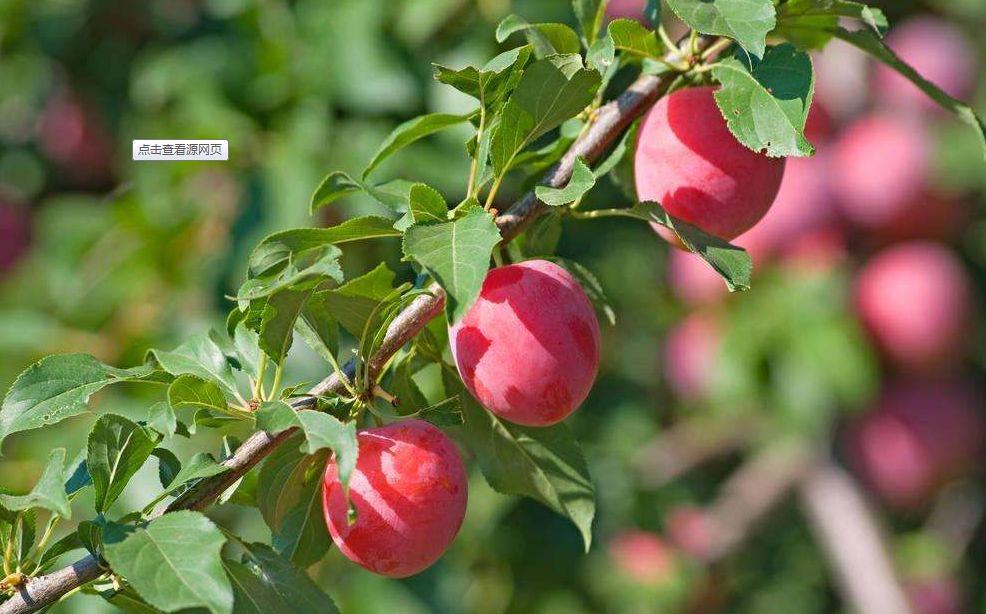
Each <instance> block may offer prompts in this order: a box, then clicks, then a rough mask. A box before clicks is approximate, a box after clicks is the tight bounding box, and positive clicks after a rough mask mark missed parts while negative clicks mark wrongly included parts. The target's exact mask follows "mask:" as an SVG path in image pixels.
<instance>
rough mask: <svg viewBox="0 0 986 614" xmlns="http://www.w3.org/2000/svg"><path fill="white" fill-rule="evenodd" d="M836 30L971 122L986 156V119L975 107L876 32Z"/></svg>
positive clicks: (845, 39)
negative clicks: (947, 90)
mask: <svg viewBox="0 0 986 614" xmlns="http://www.w3.org/2000/svg"><path fill="white" fill-rule="evenodd" d="M832 34H833V35H834V36H836V37H838V38H840V39H842V40H844V41H846V42H847V43H850V44H851V45H854V46H856V47H858V48H859V49H862V50H863V51H865V52H866V53H868V54H870V55H872V56H873V57H874V58H876V59H877V60H879V61H880V62H883V63H884V64H886V65H887V66H889V67H890V68H893V69H894V70H896V71H897V72H899V73H900V74H902V75H903V76H904V77H906V78H907V79H908V80H910V81H911V82H912V83H914V85H916V86H918V87H919V88H921V91H923V92H924V93H925V94H927V95H928V96H929V97H930V98H931V99H932V100H934V101H935V102H937V103H938V104H939V105H940V106H941V107H942V108H944V109H946V110H948V111H951V112H952V113H954V114H955V115H956V116H957V117H958V118H959V119H961V120H962V121H963V122H965V123H967V124H969V125H970V126H971V127H972V128H973V129H974V130H975V133H976V137H977V138H978V139H979V143H980V144H981V145H982V147H983V154H984V156H986V124H984V123H983V120H982V118H980V117H979V116H978V115H977V114H976V112H975V111H974V110H973V109H972V107H970V106H969V105H967V104H965V103H963V102H961V101H959V100H956V99H955V98H952V97H951V96H949V95H948V94H946V93H945V92H943V91H942V90H941V89H939V88H938V86H936V85H935V84H934V83H932V82H930V81H928V80H927V79H925V78H924V77H922V76H921V75H919V74H918V73H917V71H915V70H914V69H913V68H911V67H910V66H909V65H907V64H905V63H904V61H903V60H901V59H900V58H899V57H897V54H895V53H894V52H893V51H891V49H890V48H889V47H887V46H886V45H885V44H884V43H883V41H881V40H880V38H879V37H878V36H877V35H876V34H874V33H873V32H870V31H867V30H859V31H856V32H849V31H848V30H844V29H842V28H836V29H835V30H833V31H832Z"/></svg>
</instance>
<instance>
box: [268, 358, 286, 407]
mask: <svg viewBox="0 0 986 614" xmlns="http://www.w3.org/2000/svg"><path fill="white" fill-rule="evenodd" d="M282 379H284V363H283V362H282V363H281V364H279V365H277V369H275V370H274V384H273V385H272V386H271V389H270V398H272V399H273V398H276V397H277V395H278V394H279V393H280V392H281V380H282Z"/></svg>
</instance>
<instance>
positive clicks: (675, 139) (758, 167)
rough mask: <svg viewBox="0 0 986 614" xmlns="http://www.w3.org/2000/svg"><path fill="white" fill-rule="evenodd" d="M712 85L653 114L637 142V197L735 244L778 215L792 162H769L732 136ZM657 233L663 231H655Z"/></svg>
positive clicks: (660, 105)
mask: <svg viewBox="0 0 986 614" xmlns="http://www.w3.org/2000/svg"><path fill="white" fill-rule="evenodd" d="M714 91H715V89H714V88H712V87H697V88H688V89H683V90H679V91H677V92H675V93H673V94H671V95H670V96H665V97H664V98H662V99H661V100H659V101H658V102H657V104H655V105H654V108H652V109H651V110H650V112H648V113H647V116H646V117H645V118H644V121H643V124H641V127H640V133H639V135H638V137H637V152H636V156H635V158H634V171H635V179H636V186H637V197H638V198H639V199H640V200H642V201H647V200H650V201H656V202H658V203H660V204H661V205H662V206H663V207H664V209H665V210H667V212H668V213H670V214H671V215H673V216H675V217H677V218H679V219H681V220H684V221H686V222H688V223H690V224H693V225H694V226H697V227H698V228H700V229H702V230H704V231H705V232H707V233H709V234H712V235H715V236H717V237H720V238H723V239H726V240H730V239H733V238H735V237H738V236H739V235H741V234H743V233H744V232H746V231H747V230H749V229H750V228H752V227H753V225H754V224H756V223H757V222H758V221H760V219H761V218H762V217H763V216H764V215H765V214H766V213H767V210H768V209H770V205H771V203H773V202H774V198H775V197H776V196H777V191H778V189H780V185H781V179H782V178H783V176H784V158H768V157H767V156H765V155H763V154H761V153H757V152H754V151H751V150H749V149H747V148H746V147H745V146H743V145H742V144H741V143H740V142H739V141H737V140H736V138H735V137H734V136H733V135H732V134H731V133H730V132H729V128H727V127H726V120H725V119H723V117H722V114H721V113H720V111H719V107H718V106H717V105H716V102H715V99H714V98H713V92H714ZM655 228H656V227H655Z"/></svg>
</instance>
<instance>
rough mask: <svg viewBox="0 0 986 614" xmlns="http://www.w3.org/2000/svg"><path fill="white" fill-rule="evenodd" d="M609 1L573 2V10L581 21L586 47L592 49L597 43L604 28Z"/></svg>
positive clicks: (580, 27) (580, 26) (580, 28)
mask: <svg viewBox="0 0 986 614" xmlns="http://www.w3.org/2000/svg"><path fill="white" fill-rule="evenodd" d="M606 4H607V0H573V1H572V8H573V9H574V10H575V17H576V18H577V19H578V21H579V30H580V31H581V32H582V41H583V42H584V43H585V46H586V47H591V46H592V43H594V42H596V38H597V37H598V36H599V32H600V30H602V28H603V19H605V17H606Z"/></svg>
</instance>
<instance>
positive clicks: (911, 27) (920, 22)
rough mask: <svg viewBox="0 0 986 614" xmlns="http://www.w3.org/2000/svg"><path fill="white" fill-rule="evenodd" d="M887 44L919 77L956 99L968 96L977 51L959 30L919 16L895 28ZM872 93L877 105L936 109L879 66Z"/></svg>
mask: <svg viewBox="0 0 986 614" xmlns="http://www.w3.org/2000/svg"><path fill="white" fill-rule="evenodd" d="M886 42H887V45H888V46H889V47H890V48H891V49H893V50H894V51H895V52H896V53H897V55H899V56H900V57H901V59H902V60H904V61H905V62H907V63H908V64H910V65H911V66H913V67H914V69H915V70H917V71H918V73H920V74H921V76H922V77H924V78H925V79H927V80H929V81H931V82H932V83H934V84H935V85H937V86H938V87H940V88H941V89H943V90H945V92H947V93H948V94H950V95H951V96H953V97H955V98H960V99H961V98H965V97H967V96H968V95H969V94H970V92H971V91H972V89H973V84H974V82H975V75H976V60H975V58H976V50H975V49H974V48H973V46H972V45H971V44H970V42H969V41H968V39H967V38H966V37H965V35H964V34H963V33H962V31H961V30H959V29H958V28H956V27H955V26H953V25H952V24H950V23H948V22H947V21H943V20H941V19H936V18H934V17H918V18H915V19H910V20H908V21H905V22H903V23H901V24H899V25H897V26H896V27H895V28H894V29H893V30H891V31H890V33H889V34H888V35H887V38H886ZM874 77H875V84H874V90H875V94H876V96H877V97H878V98H879V100H880V102H882V103H884V104H886V105H889V106H896V107H906V108H910V109H917V110H924V111H928V110H934V109H937V108H938V106H937V105H936V104H935V103H934V102H933V101H932V100H931V99H930V98H928V95H927V94H925V93H924V92H922V91H921V90H920V89H918V87H917V86H916V85H914V84H913V83H911V82H910V81H909V80H908V79H906V78H905V77H903V76H902V75H900V74H899V73H898V72H897V71H895V70H893V69H892V68H890V67H888V66H886V65H884V64H879V65H877V67H876V72H875V74H874Z"/></svg>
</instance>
